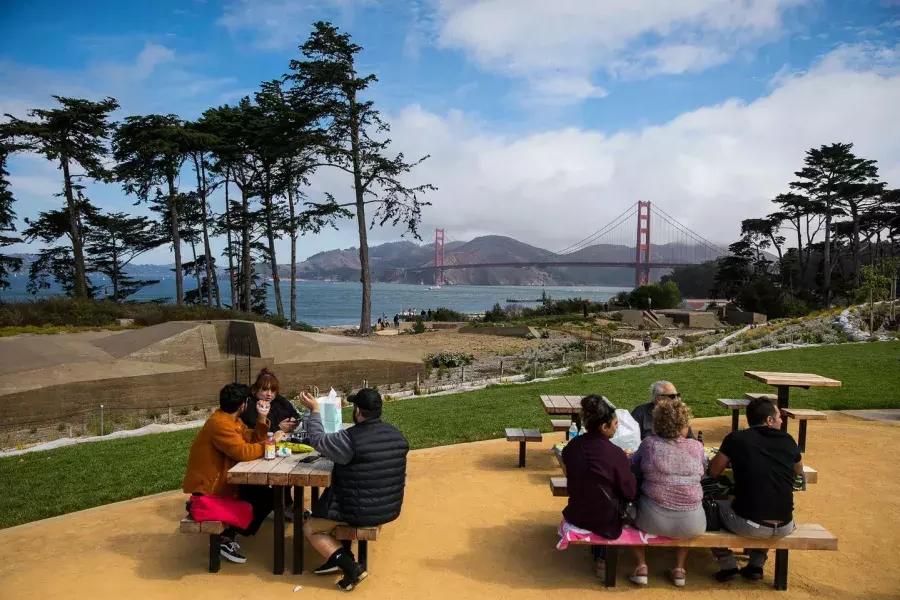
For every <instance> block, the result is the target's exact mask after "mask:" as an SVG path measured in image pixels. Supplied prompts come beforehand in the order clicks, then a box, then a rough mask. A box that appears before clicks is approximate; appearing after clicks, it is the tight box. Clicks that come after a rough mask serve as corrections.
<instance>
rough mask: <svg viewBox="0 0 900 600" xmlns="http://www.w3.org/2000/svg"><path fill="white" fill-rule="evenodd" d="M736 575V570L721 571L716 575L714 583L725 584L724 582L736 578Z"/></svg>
mask: <svg viewBox="0 0 900 600" xmlns="http://www.w3.org/2000/svg"><path fill="white" fill-rule="evenodd" d="M737 574H738V570H737V569H721V570H719V571H718V572H717V573H716V581H718V582H720V583H725V582H726V581H731V580H732V579H734V578H735V577H737Z"/></svg>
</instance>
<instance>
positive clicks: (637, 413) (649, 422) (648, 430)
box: [631, 381, 694, 439]
mask: <svg viewBox="0 0 900 600" xmlns="http://www.w3.org/2000/svg"><path fill="white" fill-rule="evenodd" d="M660 398H668V399H670V400H675V399H676V398H681V394H680V393H679V391H678V390H677V389H676V388H675V384H673V383H672V382H671V381H656V382H654V383H653V385H651V386H650V402H646V403H644V404H639V405H638V406H635V407H634V408H633V409H632V411H631V416H632V417H634V420H635V421H637V423H638V426H639V427H640V428H641V439H644V438H645V437H647V436H648V435H650V434H652V433H653V407H654V406H656V402H657V400H659V399H660ZM687 436H688V437H689V438H693V437H694V432H693V431H692V430H691V429H690V428H688V434H687Z"/></svg>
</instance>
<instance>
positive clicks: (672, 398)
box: [656, 392, 681, 400]
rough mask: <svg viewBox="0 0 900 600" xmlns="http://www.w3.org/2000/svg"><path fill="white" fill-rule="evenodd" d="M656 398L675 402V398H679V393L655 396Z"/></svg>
mask: <svg viewBox="0 0 900 600" xmlns="http://www.w3.org/2000/svg"><path fill="white" fill-rule="evenodd" d="M656 397H657V398H668V399H669V400H675V399H677V398H681V392H675V393H674V394H657V395H656Z"/></svg>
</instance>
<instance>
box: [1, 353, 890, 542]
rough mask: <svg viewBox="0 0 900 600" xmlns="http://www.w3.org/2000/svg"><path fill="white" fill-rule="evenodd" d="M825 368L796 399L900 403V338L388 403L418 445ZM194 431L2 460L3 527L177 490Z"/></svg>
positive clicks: (737, 393)
mask: <svg viewBox="0 0 900 600" xmlns="http://www.w3.org/2000/svg"><path fill="white" fill-rule="evenodd" d="M748 369H750V370H768V371H794V372H807V373H817V374H819V375H824V376H827V377H833V378H835V379H839V380H841V381H842V382H843V384H844V385H843V387H841V388H837V389H835V388H830V389H813V390H809V391H804V390H793V391H792V392H791V397H792V402H791V404H792V405H795V406H803V407H810V408H821V409H853V408H898V407H900V391H898V388H900V343H897V342H887V343H871V344H847V345H841V346H826V347H821V348H808V349H802V350H784V351H779V352H765V353H760V354H754V355H749V356H735V357H723V358H713V359H709V360H702V361H695V362H690V363H681V364H674V365H659V366H648V367H640V368H635V369H623V370H620V371H613V372H610V373H602V374H598V375H579V376H572V377H565V378H562V379H557V380H554V381H548V382H543V383H533V384H525V385H503V386H494V387H491V388H488V389H485V390H480V391H476V392H469V393H466V394H453V395H447V396H437V397H434V398H411V399H404V400H397V401H394V402H390V403H388V404H386V405H385V418H386V419H387V420H388V421H390V422H392V423H394V424H396V425H397V426H398V427H400V428H401V429H402V430H403V432H404V433H405V434H406V436H407V437H408V438H409V441H410V444H411V445H412V447H413V448H426V447H430V446H439V445H444V444H454V443H460V442H468V441H475V440H482V439H489V438H496V437H502V435H503V428H504V427H508V426H517V427H522V426H530V427H539V428H541V429H543V430H544V431H547V430H548V429H549V425H550V423H549V419H548V417H547V416H546V415H545V414H544V412H543V409H542V408H541V406H540V403H539V402H538V399H537V397H538V395H539V394H585V393H589V392H593V393H601V394H604V395H606V396H607V397H608V398H609V399H610V400H612V401H613V402H614V403H615V404H616V405H617V406H619V407H622V408H630V407H633V406H634V405H636V404H639V403H641V402H644V401H646V398H647V395H648V388H649V385H650V383H651V382H653V381H655V380H657V379H670V380H672V381H673V382H674V383H675V384H676V385H677V386H678V388H679V389H680V390H681V391H682V393H683V394H684V398H685V400H686V401H687V402H688V404H690V405H691V407H692V408H693V410H694V414H695V415H696V416H698V417H703V416H711V415H724V414H726V412H725V410H724V409H721V408H720V407H719V406H718V405H717V404H716V403H715V401H716V398H727V397H730V398H739V397H741V396H742V395H743V393H744V392H747V391H768V390H769V389H770V388H767V386H764V385H762V384H758V383H755V382H753V381H751V380H749V379H747V378H746V377H744V376H743V372H744V371H745V370H748ZM194 433H195V432H194V431H193V430H188V431H180V432H176V433H167V434H158V435H148V436H144V437H140V438H131V439H122V440H111V441H108V442H96V443H89V444H81V445H78V446H71V447H67V448H59V449H57V450H50V451H47V452H35V453H32V454H26V455H23V456H19V457H10V458H3V459H0V485H2V486H3V488H4V489H3V493H2V494H0V528H2V527H10V526H12V525H17V524H20V523H26V522H28V521H34V520H37V519H43V518H46V517H50V516H53V515H58V514H63V513H67V512H72V511H75V510H80V509H83V508H89V507H91V506H98V505H101V504H105V503H108V502H114V501H117V500H124V499H127V498H134V497H137V496H144V495H147V494H152V493H156V492H161V491H165V490H172V489H176V488H178V487H179V485H180V483H181V476H182V474H183V472H184V467H185V464H186V461H187V453H188V449H189V447H190V444H191V440H192V439H193V437H194Z"/></svg>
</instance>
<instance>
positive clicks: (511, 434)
mask: <svg viewBox="0 0 900 600" xmlns="http://www.w3.org/2000/svg"><path fill="white" fill-rule="evenodd" d="M543 440H544V436H543V435H541V432H540V431H538V430H537V429H521V428H518V427H507V428H506V441H507V442H518V443H519V467H520V468H522V467H524V466H525V444H526V443H527V442H541V441H543Z"/></svg>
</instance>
